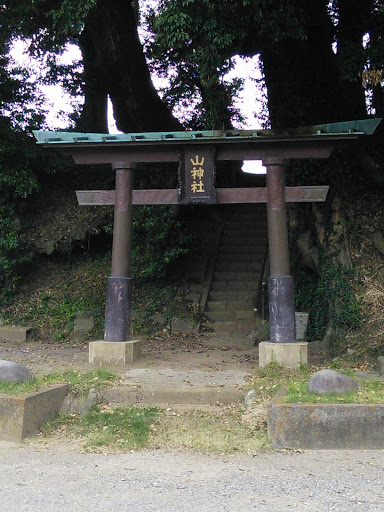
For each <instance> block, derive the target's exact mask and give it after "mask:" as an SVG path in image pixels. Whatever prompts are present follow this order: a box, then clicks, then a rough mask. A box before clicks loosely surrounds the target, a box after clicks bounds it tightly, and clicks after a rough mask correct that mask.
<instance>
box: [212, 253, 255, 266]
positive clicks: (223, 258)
mask: <svg viewBox="0 0 384 512" xmlns="http://www.w3.org/2000/svg"><path fill="white" fill-rule="evenodd" d="M263 258H264V254H263V255H261V254H254V253H252V254H236V255H233V254H220V255H219V256H218V257H217V260H216V262H217V263H216V264H219V263H223V264H225V265H227V264H228V263H260V262H261V261H262V260H263Z"/></svg>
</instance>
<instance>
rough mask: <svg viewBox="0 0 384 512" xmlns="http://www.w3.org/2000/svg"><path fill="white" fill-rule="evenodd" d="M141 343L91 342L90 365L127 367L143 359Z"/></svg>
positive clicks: (134, 341) (137, 341) (136, 341)
mask: <svg viewBox="0 0 384 512" xmlns="http://www.w3.org/2000/svg"><path fill="white" fill-rule="evenodd" d="M141 344H142V343H141V341H140V340H131V341H91V342H90V343H89V363H90V364H99V365H102V364H117V365H126V364H131V363H133V362H135V361H136V360H137V359H140V357H141Z"/></svg>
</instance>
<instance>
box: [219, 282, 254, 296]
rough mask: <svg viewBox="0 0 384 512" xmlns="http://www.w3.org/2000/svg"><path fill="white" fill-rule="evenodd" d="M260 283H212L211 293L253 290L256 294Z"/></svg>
mask: <svg viewBox="0 0 384 512" xmlns="http://www.w3.org/2000/svg"><path fill="white" fill-rule="evenodd" d="M259 284H260V281H259V280H257V281H212V286H211V290H213V291H218V292H220V291H223V292H226V291H231V290H234V291H241V290H253V291H254V293H256V292H257V291H258V289H259Z"/></svg>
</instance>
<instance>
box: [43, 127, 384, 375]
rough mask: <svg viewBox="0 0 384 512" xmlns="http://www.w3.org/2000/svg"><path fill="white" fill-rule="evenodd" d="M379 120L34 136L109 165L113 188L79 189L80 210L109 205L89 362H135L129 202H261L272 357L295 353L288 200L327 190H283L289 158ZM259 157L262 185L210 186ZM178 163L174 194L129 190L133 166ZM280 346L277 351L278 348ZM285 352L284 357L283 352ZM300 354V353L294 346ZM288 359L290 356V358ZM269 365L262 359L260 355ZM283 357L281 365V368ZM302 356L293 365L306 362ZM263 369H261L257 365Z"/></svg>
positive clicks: (315, 151)
mask: <svg viewBox="0 0 384 512" xmlns="http://www.w3.org/2000/svg"><path fill="white" fill-rule="evenodd" d="M380 121H381V120H380V119H370V120H362V121H351V122H346V123H333V124H328V125H318V126H312V127H307V128H301V129H296V130H292V131H289V132H286V133H279V134H277V133H274V132H273V131H271V130H262V131H257V130H242V131H233V130H232V131H201V132H192V131H189V132H188V131H186V132H166V133H157V132H156V133H139V134H119V135H108V134H93V133H88V134H83V133H73V132H35V136H36V138H37V140H38V142H39V143H40V144H42V145H43V146H45V147H55V148H56V149H58V150H59V151H60V152H61V153H64V154H68V155H71V156H72V157H73V159H74V161H75V162H76V163H78V164H107V163H109V164H111V165H112V168H113V170H114V171H115V172H116V186H115V190H114V191H113V190H112V191H110V190H108V191H78V192H77V197H78V200H79V204H80V205H114V208H115V214H114V231H113V247H112V274H111V277H110V278H109V279H108V289H107V305H106V317H105V318H106V320H105V336H104V342H91V343H90V362H92V363H96V362H118V363H123V364H126V363H128V362H132V361H133V360H134V359H135V358H137V357H139V354H140V345H139V343H138V342H137V341H133V340H131V339H130V296H131V275H130V267H131V263H130V262H131V234H132V206H133V205H134V204H182V205H183V204H206V203H208V204H230V203H257V202H266V203H267V212H268V240H269V255H270V278H269V311H270V342H271V344H272V346H273V350H272V351H271V353H275V354H276V353H280V352H279V350H276V349H278V348H279V347H280V345H283V347H284V350H285V351H287V349H288V351H289V350H290V353H292V349H294V350H293V351H294V352H295V353H296V351H297V347H296V346H294V345H300V347H301V346H304V345H305V346H306V344H303V343H300V344H297V343H296V331H295V301H294V284H293V278H292V276H291V275H290V271H289V255H288V230H287V217H286V202H308V201H310V202H312V201H324V200H325V198H326V195H327V191H328V187H315V186H313V187H287V188H286V187H285V166H286V165H287V164H288V162H289V159H303V158H328V157H329V156H330V154H331V152H332V150H333V149H334V147H335V146H336V145H340V144H346V143H351V142H353V141H356V140H357V139H359V138H360V137H362V136H364V135H369V134H372V133H373V132H374V130H375V129H376V127H377V125H378V124H379V122H380ZM223 160H230V161H236V160H262V161H263V164H264V165H265V166H266V168H267V186H266V188H259V187H258V188H237V189H236V188H218V189H216V187H215V175H216V169H215V163H216V161H223ZM144 162H179V181H180V187H179V189H175V190H173V189H159V190H133V187H132V184H133V174H134V172H135V167H136V164H137V163H144ZM280 348H281V347H280ZM284 350H283V352H284ZM300 350H301V348H300ZM290 357H291V355H288V359H289V358H290ZM260 358H261V359H263V362H264V363H267V362H268V361H267V359H268V354H264V356H262V354H260ZM285 359H287V357H286V356H283V357H282V360H281V361H279V362H281V363H282V364H283V365H284V361H285ZM305 359H306V353H305V350H304V349H303V354H301V355H300V356H299V360H298V361H296V362H295V364H296V363H297V364H300V363H301V362H306V360H305ZM261 364H263V363H262V362H261Z"/></svg>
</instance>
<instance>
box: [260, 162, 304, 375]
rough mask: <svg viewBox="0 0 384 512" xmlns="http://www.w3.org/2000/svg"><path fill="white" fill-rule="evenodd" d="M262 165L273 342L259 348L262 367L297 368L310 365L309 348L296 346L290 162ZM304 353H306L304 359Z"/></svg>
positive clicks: (300, 345)
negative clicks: (287, 190) (288, 201)
mask: <svg viewBox="0 0 384 512" xmlns="http://www.w3.org/2000/svg"><path fill="white" fill-rule="evenodd" d="M263 164H264V165H265V166H266V168H267V215H268V242H269V260H270V277H269V279H268V297H269V322H270V342H269V343H262V344H260V346H259V359H260V366H265V364H268V363H269V362H271V361H276V362H278V363H279V364H281V365H282V366H298V365H299V364H300V363H306V362H307V355H306V348H307V345H306V344H302V343H299V344H298V343H296V327H295V291H294V283H293V277H292V276H291V275H290V273H289V249H288V225H287V208H286V201H285V167H286V165H287V164H288V161H287V160H286V159H283V158H273V159H272V158H269V159H266V160H265V161H264V162H263ZM293 344H294V345H293ZM289 345H291V346H289ZM304 346H305V349H304ZM302 351H305V355H304V354H302V353H301V352H302Z"/></svg>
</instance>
